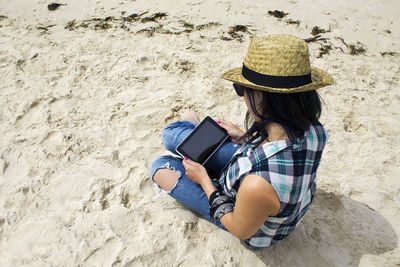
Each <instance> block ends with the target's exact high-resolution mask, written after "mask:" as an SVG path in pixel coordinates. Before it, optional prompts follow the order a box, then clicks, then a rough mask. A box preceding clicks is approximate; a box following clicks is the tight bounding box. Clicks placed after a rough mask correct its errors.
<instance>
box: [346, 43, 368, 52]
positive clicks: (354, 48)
mask: <svg viewBox="0 0 400 267" xmlns="http://www.w3.org/2000/svg"><path fill="white" fill-rule="evenodd" d="M349 49H350V52H349V53H350V55H360V54H365V52H366V49H365V48H364V47H363V45H362V44H361V43H360V42H357V43H356V44H349Z"/></svg>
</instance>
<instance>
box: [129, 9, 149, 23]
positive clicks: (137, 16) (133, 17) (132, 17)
mask: <svg viewBox="0 0 400 267" xmlns="http://www.w3.org/2000/svg"><path fill="white" fill-rule="evenodd" d="M147 13H149V12H147V11H146V12H143V13H141V14H136V13H133V14H131V15H129V16H127V17H122V20H123V21H129V22H131V21H138V20H139V19H140V18H141V17H142V16H143V15H145V14H147ZM122 15H124V14H122Z"/></svg>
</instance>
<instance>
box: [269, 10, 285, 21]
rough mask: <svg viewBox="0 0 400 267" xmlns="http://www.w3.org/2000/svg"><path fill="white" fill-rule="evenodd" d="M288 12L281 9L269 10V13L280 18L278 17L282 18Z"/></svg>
mask: <svg viewBox="0 0 400 267" xmlns="http://www.w3.org/2000/svg"><path fill="white" fill-rule="evenodd" d="M288 14H289V13H285V12H283V11H279V10H274V11H272V10H268V15H271V16H274V17H275V18H278V19H281V18H283V17H285V16H286V15H288Z"/></svg>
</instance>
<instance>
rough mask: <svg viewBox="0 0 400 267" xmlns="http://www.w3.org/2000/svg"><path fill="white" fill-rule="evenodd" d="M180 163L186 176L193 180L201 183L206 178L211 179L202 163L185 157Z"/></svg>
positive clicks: (205, 180)
mask: <svg viewBox="0 0 400 267" xmlns="http://www.w3.org/2000/svg"><path fill="white" fill-rule="evenodd" d="M182 164H183V167H185V170H186V176H187V177H189V179H190V180H192V181H193V182H195V183H197V184H200V185H202V184H203V183H204V182H207V180H211V179H210V177H209V176H208V173H207V170H206V168H204V167H203V165H201V164H199V163H197V162H195V161H193V160H190V159H187V158H185V159H184V160H183V161H182Z"/></svg>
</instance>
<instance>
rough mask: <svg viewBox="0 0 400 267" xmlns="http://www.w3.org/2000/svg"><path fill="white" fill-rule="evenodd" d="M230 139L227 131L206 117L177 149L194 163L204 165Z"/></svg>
mask: <svg viewBox="0 0 400 267" xmlns="http://www.w3.org/2000/svg"><path fill="white" fill-rule="evenodd" d="M226 138H228V134H227V132H226V130H225V129H223V128H221V127H220V126H219V125H218V124H217V123H216V122H215V121H214V120H213V119H211V118H210V117H206V118H205V119H204V120H203V121H202V122H201V123H200V124H199V125H198V126H197V127H196V128H195V129H194V130H193V131H192V132H191V133H190V134H189V136H188V137H186V139H185V140H183V141H182V143H181V144H180V145H179V146H178V147H177V148H176V150H177V152H178V153H179V154H181V155H182V156H184V157H188V158H190V159H191V160H193V161H196V162H198V163H200V164H204V163H205V162H206V161H207V160H208V159H209V158H210V157H211V155H212V154H213V153H214V152H215V151H216V150H217V149H218V147H219V146H220V145H221V144H222V143H223V142H224V141H225V140H226Z"/></svg>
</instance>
